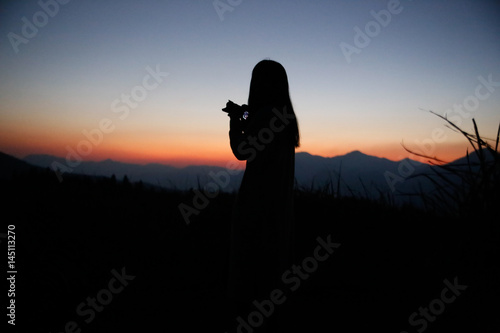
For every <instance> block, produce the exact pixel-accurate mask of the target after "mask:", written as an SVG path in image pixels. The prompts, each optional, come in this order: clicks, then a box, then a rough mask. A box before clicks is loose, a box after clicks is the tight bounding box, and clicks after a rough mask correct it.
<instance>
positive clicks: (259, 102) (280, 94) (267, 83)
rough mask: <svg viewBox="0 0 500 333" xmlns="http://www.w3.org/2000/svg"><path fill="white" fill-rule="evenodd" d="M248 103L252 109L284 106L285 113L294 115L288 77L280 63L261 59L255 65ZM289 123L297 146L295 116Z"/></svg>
mask: <svg viewBox="0 0 500 333" xmlns="http://www.w3.org/2000/svg"><path fill="white" fill-rule="evenodd" d="M248 105H249V106H250V107H251V108H253V109H258V108H260V107H263V106H270V107H273V108H278V109H282V108H284V107H286V109H287V113H291V114H293V115H294V116H295V112H294V110H293V106H292V102H291V99H290V93H289V89H288V77H287V74H286V71H285V68H284V67H283V66H282V65H281V64H280V63H278V62H276V61H273V60H262V61H260V62H259V63H258V64H257V65H255V67H254V69H253V71H252V80H251V82H250V93H249V96H248ZM290 125H291V126H290V127H291V128H290V130H291V131H290V132H291V134H292V136H293V140H294V144H295V146H296V147H298V146H299V141H300V140H299V129H298V124H297V118H296V117H295V119H294V121H293V122H292V123H291V124H290Z"/></svg>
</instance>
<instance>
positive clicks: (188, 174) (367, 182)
mask: <svg viewBox="0 0 500 333" xmlns="http://www.w3.org/2000/svg"><path fill="white" fill-rule="evenodd" d="M24 161H26V162H28V163H30V164H33V165H37V166H41V167H50V166H51V164H52V163H53V162H54V161H56V162H58V163H61V164H62V165H66V163H65V160H64V159H63V158H59V157H55V156H50V155H29V156H27V157H26V158H25V159H24ZM295 164H296V171H295V173H296V183H297V185H298V186H299V187H301V188H305V189H310V190H323V191H330V192H332V191H333V192H335V193H338V191H340V194H341V195H347V196H361V197H369V198H373V197H377V196H378V195H379V194H380V193H381V192H382V193H388V192H391V193H392V192H396V190H400V189H404V190H408V188H409V186H410V183H412V182H409V183H408V184H405V183H406V182H405V181H402V179H403V180H406V178H407V177H408V173H409V172H408V170H407V169H408V166H411V168H413V169H412V170H410V171H411V172H410V173H411V174H417V173H419V172H423V171H424V170H425V169H426V168H428V165H426V164H422V163H419V162H416V161H411V160H409V159H405V160H402V161H399V162H395V161H390V160H388V159H385V158H378V157H374V156H370V155H366V154H363V153H361V152H359V151H353V152H351V153H349V154H346V155H342V156H336V157H322V156H315V155H311V154H309V153H306V152H300V153H297V154H296V163H295ZM405 166H406V168H405ZM223 171H224V169H223V168H221V167H216V166H189V167H185V168H176V167H173V166H168V165H161V164H147V165H137V164H129V163H121V162H116V161H112V160H109V159H108V160H104V161H100V162H82V163H80V164H79V165H78V166H77V167H75V168H74V170H73V171H72V173H80V174H86V175H91V176H108V177H109V176H111V175H113V174H114V175H115V176H116V177H117V179H122V178H123V177H124V176H125V175H127V176H128V177H129V179H130V180H131V181H139V180H142V181H143V182H146V183H150V184H153V185H157V186H161V187H164V188H169V189H179V190H188V189H190V188H198V187H200V186H201V187H204V186H205V185H206V184H208V183H210V182H214V179H213V177H211V176H210V175H214V174H219V173H220V172H223ZM391 175H393V176H394V177H396V179H397V180H398V181H396V182H395V184H394V185H393V186H391V185H392V184H390V180H391V178H390V177H391ZM63 177H64V174H63ZM398 177H399V178H398ZM241 179H242V172H240V173H238V174H236V175H233V176H231V177H230V183H229V185H228V186H226V187H225V188H223V190H224V191H227V192H231V191H235V190H237V189H238V187H239V184H240V182H241ZM339 179H340V180H339Z"/></svg>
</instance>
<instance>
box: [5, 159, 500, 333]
mask: <svg viewBox="0 0 500 333" xmlns="http://www.w3.org/2000/svg"><path fill="white" fill-rule="evenodd" d="M0 184H1V188H2V191H3V192H4V194H7V196H6V199H5V200H4V202H3V204H4V207H5V209H6V212H7V213H8V214H9V216H11V218H10V220H9V221H6V220H4V221H3V222H2V230H6V224H7V223H15V225H16V235H17V237H18V244H19V245H18V255H17V257H18V258H19V259H18V261H19V266H20V268H19V271H20V272H22V274H19V288H18V290H19V294H18V296H17V300H18V302H19V303H20V304H25V305H23V306H22V307H20V310H19V312H20V313H23V312H25V313H29V314H30V321H27V320H19V321H20V322H23V323H25V324H26V323H28V324H29V325H34V326H35V327H36V329H37V330H40V331H47V332H60V331H63V330H64V327H65V325H67V323H68V322H72V321H73V322H74V323H75V325H78V327H79V328H81V329H82V332H111V331H113V332H114V331H127V332H128V331H147V330H148V329H150V330H153V329H155V328H156V327H158V326H159V327H161V328H162V329H164V330H166V331H168V330H175V328H176V327H179V325H180V327H182V328H183V331H185V332H200V331H208V332H225V331H226V330H227V331H228V332H235V331H236V330H235V328H236V326H237V321H236V318H235V316H234V315H233V314H231V311H230V309H228V308H227V304H226V302H225V299H224V288H225V277H226V272H227V253H228V252H227V251H228V244H229V228H230V218H231V207H232V204H233V202H234V199H235V197H234V194H230V193H220V194H219V195H218V196H216V197H215V198H213V199H211V200H210V203H209V205H208V206H207V207H206V208H205V209H203V210H202V211H201V212H200V213H199V215H197V216H193V219H192V220H191V224H189V225H187V224H186V223H185V221H184V219H183V218H182V216H181V214H180V213H179V210H178V206H179V204H180V203H186V204H189V203H191V202H192V199H193V193H192V192H190V191H167V190H164V189H160V188H149V187H145V186H144V185H141V184H139V183H134V182H129V181H122V179H118V180H115V179H112V178H109V177H99V178H97V177H90V176H81V175H76V174H74V175H70V176H69V177H67V178H65V180H64V182H62V183H59V182H58V180H57V178H56V177H54V174H53V172H52V171H51V170H48V169H42V168H31V169H29V170H28V171H26V172H22V173H19V174H17V175H15V176H14V177H12V178H10V179H2V180H1V183H0ZM295 199H296V208H295V209H296V212H295V213H296V229H297V237H296V249H297V261H296V262H297V264H300V263H301V262H302V260H303V259H304V258H307V257H310V256H311V255H312V253H313V251H314V249H315V247H316V246H317V240H316V239H317V238H318V237H322V238H327V237H328V236H329V235H330V237H331V238H332V240H333V241H334V242H337V243H340V244H341V246H340V248H338V249H337V250H336V251H335V252H334V253H333V254H332V255H331V257H330V258H329V259H328V260H327V261H325V262H321V263H319V266H318V268H317V269H316V270H314V271H313V272H311V273H310V276H309V277H308V278H307V279H306V280H303V281H302V283H301V286H300V288H299V289H298V290H297V291H295V292H293V293H291V294H290V295H289V298H288V299H289V301H287V302H286V303H285V304H283V305H282V306H280V308H279V309H280V311H281V314H282V317H283V318H284V320H283V322H284V325H285V327H286V328H287V329H286V331H287V332H323V331H324V328H325V327H330V328H332V330H338V331H341V332H360V331H366V330H368V329H373V327H377V328H381V329H383V330H384V331H389V330H391V331H396V332H401V331H404V330H406V331H407V332H416V331H417V329H419V328H422V327H423V324H422V323H423V321H422V320H423V319H422V318H423V317H422V316H421V315H419V316H418V317H416V318H419V319H420V320H421V321H420V322H419V324H415V322H413V325H412V324H411V323H410V322H409V317H410V316H411V315H412V314H413V313H414V312H418V311H419V308H420V307H429V304H433V303H432V302H433V301H434V300H435V299H436V297H437V298H439V297H440V295H442V290H443V288H444V287H445V286H446V284H445V283H444V282H443V281H444V280H447V281H448V282H450V281H451V283H453V282H454V281H458V282H457V283H458V284H459V285H465V286H467V288H466V289H465V290H464V291H462V293H461V294H460V295H459V296H457V297H456V299H455V300H454V301H453V302H451V303H450V304H446V305H445V309H444V310H443V312H442V314H439V315H438V316H435V317H437V319H435V320H434V321H432V322H431V321H429V320H427V321H426V323H427V326H428V327H426V332H437V331H439V332H476V331H488V330H489V331H494V329H498V328H500V326H498V323H497V322H495V321H494V320H493V319H494V318H497V316H496V313H498V310H499V306H498V302H496V299H497V297H498V296H499V295H500V289H499V287H498V285H497V283H496V282H497V281H498V279H499V278H500V270H499V266H498V255H499V253H500V252H499V247H498V241H497V240H498V235H499V233H498V226H497V225H496V224H493V223H490V222H491V221H481V220H479V221H470V220H461V219H451V218H445V219H443V218H438V217H437V216H435V215H433V214H426V213H423V212H421V211H419V210H416V209H411V208H395V207H393V206H390V205H384V204H380V203H376V202H374V201H371V200H366V199H361V198H349V197H340V198H339V197H336V196H334V195H328V194H325V193H322V192H314V191H297V193H296V198H295ZM14 221H15V222H14ZM21 268H22V269H21ZM113 270H114V271H115V272H126V274H127V276H129V278H130V280H129V281H128V283H127V285H126V287H124V288H123V289H122V291H121V292H119V293H117V294H114V295H113V296H112V300H111V301H109V303H108V301H107V300H106V299H105V298H103V297H104V296H103V295H104V294H103V292H102V290H106V288H109V287H108V286H109V283H110V281H111V280H110V279H112V277H113V276H114V275H113V274H114V273H113ZM287 287H289V286H286V285H283V286H279V288H282V289H283V290H285V289H286V288H287ZM448 296H449V295H448ZM88 297H91V298H92V297H94V298H96V297H97V299H99V298H100V299H101V300H104V301H103V302H105V303H106V305H104V306H103V307H102V308H101V311H97V310H94V311H93V312H92V311H90V309H91V307H90V306H85V304H87V301H86V300H87V299H88ZM37 300H40V302H42V301H41V300H43V302H42V303H40V302H39V301H37ZM82 303H83V306H84V307H80V308H79V306H81V304H82ZM41 304H43V306H42V305H41ZM443 304H444V303H443ZM495 304H496V305H495ZM21 309H22V310H21ZM78 309H80V312H78V311H77V310H78ZM82 309H85V310H87V311H86V312H85V314H82ZM91 313H93V314H94V316H91V315H90V314H91ZM20 318H22V317H21V316H20ZM414 319H415V318H414ZM231 327H232V330H231ZM243 331H244V330H243Z"/></svg>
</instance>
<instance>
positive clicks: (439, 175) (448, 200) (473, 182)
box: [403, 111, 500, 219]
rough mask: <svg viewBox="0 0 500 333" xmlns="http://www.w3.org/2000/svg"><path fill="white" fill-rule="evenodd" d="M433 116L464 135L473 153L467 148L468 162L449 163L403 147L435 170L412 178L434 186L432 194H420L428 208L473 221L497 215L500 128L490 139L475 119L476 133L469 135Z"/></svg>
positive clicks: (443, 117)
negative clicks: (421, 179)
mask: <svg viewBox="0 0 500 333" xmlns="http://www.w3.org/2000/svg"><path fill="white" fill-rule="evenodd" d="M430 112H431V113H432V114H434V115H436V116H437V117H439V118H441V119H443V120H444V121H445V122H446V127H447V128H449V129H451V130H453V131H455V132H458V133H460V134H462V135H463V136H464V137H465V138H466V140H467V141H468V142H469V144H470V146H471V147H472V149H473V151H469V148H467V154H466V157H465V159H460V160H458V161H455V162H452V163H447V162H445V161H444V160H441V159H439V158H438V157H435V156H428V155H425V154H421V153H418V152H416V151H414V150H411V149H409V148H408V147H406V146H404V145H403V147H404V149H405V150H406V151H408V152H409V153H411V154H413V155H416V156H420V157H422V158H425V159H427V160H428V162H429V163H430V164H431V165H433V166H434V167H433V168H430V170H431V171H430V172H428V173H424V174H418V175H413V176H412V177H413V178H415V177H424V178H425V179H427V180H428V181H429V182H430V183H431V184H432V185H433V190H432V191H430V192H425V191H423V190H420V191H419V195H420V197H421V199H422V201H423V203H424V204H425V206H426V208H427V209H431V210H433V211H435V212H440V213H441V214H445V215H452V216H455V217H463V218H474V219H476V218H486V217H488V216H490V214H492V213H495V211H496V210H497V208H498V207H497V205H498V203H499V202H500V154H499V152H498V145H499V139H500V124H499V127H498V132H497V135H496V138H495V139H489V138H485V137H482V136H481V135H480V133H479V129H478V127H477V124H476V121H475V119H472V123H473V126H474V132H473V133H469V132H467V131H465V130H464V129H462V128H460V127H459V126H458V125H456V124H455V123H453V122H452V121H451V120H449V119H448V118H447V117H446V116H442V115H439V114H437V113H435V112H432V111H430Z"/></svg>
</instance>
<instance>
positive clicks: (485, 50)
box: [0, 0, 500, 166]
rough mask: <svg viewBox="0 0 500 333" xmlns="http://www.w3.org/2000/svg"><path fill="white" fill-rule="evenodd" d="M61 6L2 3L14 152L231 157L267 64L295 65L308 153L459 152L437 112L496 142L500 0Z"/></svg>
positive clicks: (5, 89) (2, 98) (4, 103)
mask: <svg viewBox="0 0 500 333" xmlns="http://www.w3.org/2000/svg"><path fill="white" fill-rule="evenodd" d="M59 1H60V2H56V0H42V1H40V2H38V1H35V0H28V1H4V2H2V5H1V6H2V7H0V22H1V23H0V32H1V34H0V35H1V38H2V39H1V44H0V73H1V81H0V151H2V152H5V153H8V154H12V155H14V156H16V157H21V158H22V157H24V156H26V155H29V154H52V155H56V156H60V157H65V156H67V154H68V152H70V151H71V152H73V153H75V152H76V153H78V151H80V154H81V155H82V156H81V157H82V158H83V159H84V160H96V161H97V160H102V159H107V158H111V159H114V160H118V161H125V162H134V163H149V162H159V163H164V164H172V165H177V166H183V165H188V164H213V165H222V166H224V165H226V163H227V162H228V161H233V160H234V159H235V158H234V156H233V155H232V153H231V150H230V147H229V137H228V130H229V119H228V117H227V115H226V114H225V113H223V112H222V111H221V108H223V107H224V106H225V104H226V101H227V100H228V99H231V100H233V101H234V102H236V103H238V104H242V103H246V102H247V98H248V88H249V84H250V77H251V71H252V69H253V67H254V66H255V64H257V63H258V62H259V61H260V60H262V59H266V58H270V59H273V60H276V61H278V62H280V63H281V64H282V65H283V66H284V67H285V69H286V70H287V72H288V78H289V83H290V93H291V98H292V102H293V104H294V107H295V111H296V113H297V116H298V120H299V126H300V131H301V136H302V137H301V141H302V145H301V147H300V148H299V149H298V150H297V151H305V152H309V153H311V154H315V155H323V156H328V157H329V156H336V155H342V154H345V153H348V152H350V151H353V150H360V151H361V152H363V153H365V154H370V155H375V156H380V157H386V158H389V159H391V160H400V159H402V158H404V157H406V156H408V154H407V153H406V152H405V151H404V150H403V148H402V146H401V143H402V142H404V143H405V144H406V145H408V146H409V147H412V148H417V150H418V149H420V151H422V149H425V150H426V152H429V153H431V154H433V155H438V156H439V157H441V158H444V159H449V160H452V159H454V158H458V157H460V156H463V155H464V154H465V149H466V147H467V145H466V141H465V140H464V139H463V138H462V137H461V136H460V135H458V134H455V133H453V132H452V131H451V130H448V129H446V127H445V126H444V125H445V124H444V121H443V120H441V119H439V118H438V117H436V116H433V115H431V114H430V113H429V112H428V111H427V110H433V111H435V112H437V113H439V114H445V113H446V114H447V115H448V116H449V117H450V118H452V117H453V119H454V120H455V122H457V123H458V124H461V126H462V127H463V128H464V129H465V130H470V129H472V122H471V118H472V117H474V118H475V119H476V121H477V123H478V126H479V129H480V131H481V132H482V133H483V134H484V135H485V136H487V137H493V136H495V135H496V131H497V129H498V125H499V122H500V66H499V65H500V19H499V18H500V5H498V2H496V1H473V0H470V1H459V0H413V1H410V0H401V2H399V3H398V1H395V0H389V1H347V0H343V1H332V0H324V1H320V0H318V1H305V0H304V1H284V0H282V1H273V0H252V1H251V0H229V1H228V0H221V1H218V2H217V1H215V2H214V1H212V0H205V1H201V0H164V1H156V0H144V1H130V0H123V1H97V0H91V1H78V0H72V1H67V0H64V1H63V0H59ZM66 2H67V3H66ZM214 3H215V5H217V6H215V5H214ZM216 7H217V8H216ZM44 8H45V9H44ZM387 14H388V15H387ZM152 73H153V74H152ZM155 73H156V74H155ZM167 73H168V74H167ZM422 147H423V148H422Z"/></svg>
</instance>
